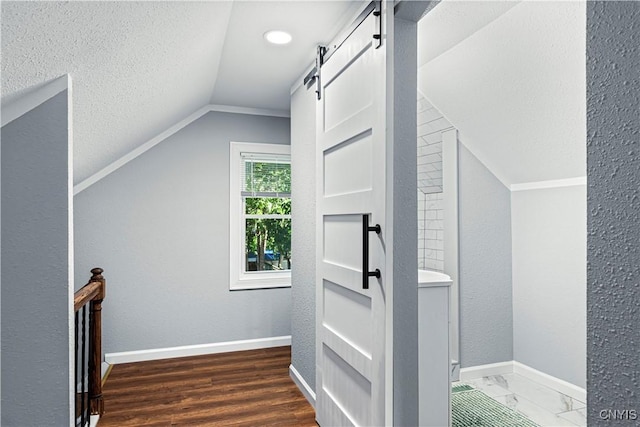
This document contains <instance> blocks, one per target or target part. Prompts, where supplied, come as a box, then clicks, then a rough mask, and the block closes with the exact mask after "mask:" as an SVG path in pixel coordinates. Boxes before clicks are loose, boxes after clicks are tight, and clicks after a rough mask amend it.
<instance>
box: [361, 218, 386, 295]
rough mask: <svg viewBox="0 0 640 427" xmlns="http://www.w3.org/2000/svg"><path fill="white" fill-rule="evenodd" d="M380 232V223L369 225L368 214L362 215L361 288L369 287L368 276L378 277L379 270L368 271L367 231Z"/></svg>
mask: <svg viewBox="0 0 640 427" xmlns="http://www.w3.org/2000/svg"><path fill="white" fill-rule="evenodd" d="M371 231H375V232H376V234H380V232H381V231H382V229H381V228H380V224H376V225H374V226H373V227H371V226H369V214H363V215H362V289H369V277H376V278H378V279H379V278H380V270H379V269H377V268H376V269H375V271H369V233H370V232H371Z"/></svg>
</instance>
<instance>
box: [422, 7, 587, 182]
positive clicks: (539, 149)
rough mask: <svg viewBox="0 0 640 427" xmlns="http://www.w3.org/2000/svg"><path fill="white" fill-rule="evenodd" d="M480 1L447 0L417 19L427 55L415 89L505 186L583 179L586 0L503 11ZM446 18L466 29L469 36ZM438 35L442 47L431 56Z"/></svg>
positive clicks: (584, 152) (584, 156) (439, 46)
mask: <svg viewBox="0 0 640 427" xmlns="http://www.w3.org/2000/svg"><path fill="white" fill-rule="evenodd" d="M482 4H485V3H484V2H482V3H479V4H475V5H474V7H472V8H468V9H463V8H460V5H459V4H456V2H447V1H445V2H442V3H440V4H439V5H438V6H436V7H435V8H434V9H433V11H431V12H430V13H429V14H428V15H427V16H426V17H425V18H424V19H423V21H422V22H421V23H420V24H421V30H422V31H423V32H422V33H421V38H420V40H419V48H420V49H421V50H422V51H423V52H422V55H423V56H422V57H423V58H428V57H430V58H431V59H430V61H429V62H427V63H426V64H425V65H423V66H422V67H421V68H420V69H419V85H418V86H419V89H420V91H421V92H422V93H423V94H424V95H425V96H426V97H427V98H428V99H429V100H430V101H431V103H432V104H433V105H434V106H435V107H437V108H438V109H439V110H440V111H441V112H442V113H443V114H444V116H445V117H446V118H447V119H448V120H449V121H450V122H451V123H452V124H453V125H454V126H455V127H456V128H458V130H459V131H460V138H461V140H462V141H463V142H464V144H465V145H466V146H467V147H468V148H469V149H470V150H471V151H472V152H473V153H474V154H475V155H476V156H477V157H478V158H479V159H480V161H482V162H483V163H484V164H485V165H486V166H487V167H488V168H489V169H490V170H491V171H492V172H493V173H494V174H495V175H496V176H497V177H498V178H499V179H500V180H501V181H502V182H503V183H505V184H506V185H511V184H517V183H525V182H536V181H545V180H555V179H565V178H574V177H581V176H585V173H586V98H585V93H586V86H585V85H586V83H585V80H586V75H585V73H586V70H585V61H586V59H585V43H586V33H585V20H586V15H585V5H584V2H521V3H517V4H515V5H512V7H511V8H505V9H503V10H502V12H503V13H500V14H499V13H497V12H498V11H499V8H496V5H495V4H494V3H491V2H488V3H486V7H487V10H486V11H485V12H481V9H478V7H480V6H479V5H482ZM450 7H451V8H453V10H452V11H449V10H448V9H447V8H450ZM441 15H442V18H441ZM453 16H458V19H459V20H460V22H461V23H464V22H467V23H469V24H466V25H464V27H465V28H467V31H466V34H464V32H462V31H461V30H462V29H461V28H459V27H455V25H454V24H455V22H454V21H452V19H451V17H453ZM473 16H478V22H477V23H476V24H473V22H474V20H473ZM441 20H442V21H446V20H449V21H450V22H451V25H449V26H443V25H440V24H441ZM448 28H449V29H448ZM430 31H432V32H430ZM438 37H440V38H441V39H440V40H449V45H443V44H442V43H440V44H438V45H437V46H436V48H431V50H429V48H427V47H426V44H427V43H429V40H435V39H437V38H438Z"/></svg>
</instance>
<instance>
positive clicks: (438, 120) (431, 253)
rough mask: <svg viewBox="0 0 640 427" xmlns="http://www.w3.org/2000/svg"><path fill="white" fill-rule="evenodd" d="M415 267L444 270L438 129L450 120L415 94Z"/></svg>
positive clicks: (440, 133) (439, 136) (440, 129)
mask: <svg viewBox="0 0 640 427" xmlns="http://www.w3.org/2000/svg"><path fill="white" fill-rule="evenodd" d="M417 102H418V268H421V269H427V270H437V271H443V270H444V261H443V260H444V246H443V245H444V230H443V226H442V223H443V218H444V211H443V208H442V204H443V202H442V132H443V131H444V130H446V129H450V128H451V127H452V126H451V123H449V122H448V121H447V119H445V118H444V117H443V116H442V113H440V112H439V111H438V110H437V109H435V108H434V107H433V105H431V103H429V101H427V100H426V99H425V98H424V97H423V96H422V95H420V94H418V98H417Z"/></svg>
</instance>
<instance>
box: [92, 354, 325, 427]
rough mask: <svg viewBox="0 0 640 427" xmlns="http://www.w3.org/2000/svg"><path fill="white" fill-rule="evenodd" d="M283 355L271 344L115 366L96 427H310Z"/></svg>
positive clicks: (308, 410) (307, 408)
mask: <svg viewBox="0 0 640 427" xmlns="http://www.w3.org/2000/svg"><path fill="white" fill-rule="evenodd" d="M290 361H291V348H290V347H277V348H270V349H261V350H251V351H240V352H234V353H222V354H214V355H207V356H195V357H184V358H180V359H164V360H157V361H152V362H139V363H128V364H122V365H115V366H114V367H113V369H112V371H111V373H110V374H109V377H108V378H107V380H106V382H105V385H104V388H103V395H104V404H105V413H104V415H103V416H102V418H101V419H100V422H99V424H98V427H108V426H151V425H153V426H186V425H190V426H214V425H215V426H226V425H234V426H252V427H253V426H313V427H316V426H317V424H316V422H315V413H314V410H313V407H312V406H311V405H309V403H308V402H307V401H306V399H305V398H304V396H303V395H302V393H300V391H299V390H298V388H297V387H296V386H295V384H294V383H293V381H292V380H291V378H289V363H290Z"/></svg>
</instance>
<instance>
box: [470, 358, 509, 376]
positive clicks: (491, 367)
mask: <svg viewBox="0 0 640 427" xmlns="http://www.w3.org/2000/svg"><path fill="white" fill-rule="evenodd" d="M511 373H513V361H512V360H510V361H508V362H499V363H489V364H487V365H478V366H470V367H468V368H461V369H460V381H466V380H473V379H476V378H482V377H489V376H491V375H504V374H511Z"/></svg>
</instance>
